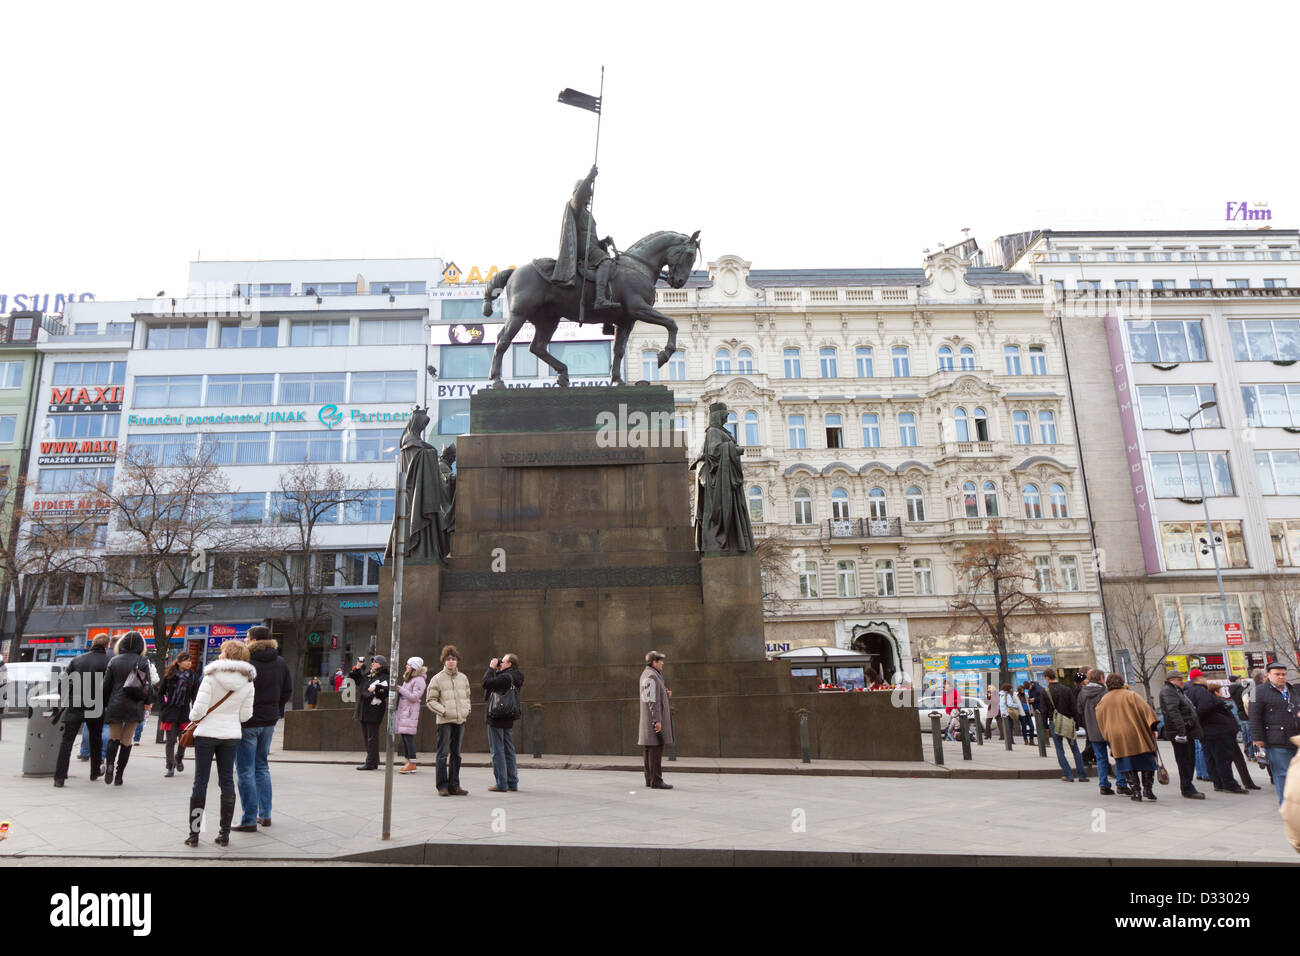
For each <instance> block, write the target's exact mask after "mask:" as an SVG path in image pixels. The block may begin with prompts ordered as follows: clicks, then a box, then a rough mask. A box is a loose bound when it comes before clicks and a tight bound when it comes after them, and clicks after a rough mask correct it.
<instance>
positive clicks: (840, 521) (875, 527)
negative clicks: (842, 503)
mask: <svg viewBox="0 0 1300 956" xmlns="http://www.w3.org/2000/svg"><path fill="white" fill-rule="evenodd" d="M826 526H827V528H828V530H829V531H830V536H831V537H832V538H900V537H902V535H903V519H902V518H827V519H826Z"/></svg>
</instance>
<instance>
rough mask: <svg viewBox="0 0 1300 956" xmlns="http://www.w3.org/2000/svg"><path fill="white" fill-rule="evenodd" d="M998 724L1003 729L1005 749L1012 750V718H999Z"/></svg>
mask: <svg viewBox="0 0 1300 956" xmlns="http://www.w3.org/2000/svg"><path fill="white" fill-rule="evenodd" d="M998 724H999V726H1001V727H1002V744H1003V746H1004V747H1006V748H1007V749H1008V750H1010V749H1011V737H1012V733H1011V718H1010V717H999V718H998Z"/></svg>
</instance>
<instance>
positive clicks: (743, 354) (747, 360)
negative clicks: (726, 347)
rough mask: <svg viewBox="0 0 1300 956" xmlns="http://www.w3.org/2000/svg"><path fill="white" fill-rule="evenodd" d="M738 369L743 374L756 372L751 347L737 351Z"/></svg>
mask: <svg viewBox="0 0 1300 956" xmlns="http://www.w3.org/2000/svg"><path fill="white" fill-rule="evenodd" d="M736 371H737V372H739V373H740V374H741V375H753V374H754V353H753V352H751V351H750V350H749V349H741V350H740V351H739V352H737V353H736Z"/></svg>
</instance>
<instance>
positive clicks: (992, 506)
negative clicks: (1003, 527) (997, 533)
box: [984, 481, 998, 518]
mask: <svg viewBox="0 0 1300 956" xmlns="http://www.w3.org/2000/svg"><path fill="white" fill-rule="evenodd" d="M984 514H986V515H987V516H988V517H990V518H996V517H997V516H998V486H997V485H995V484H993V482H991V481H986V482H984Z"/></svg>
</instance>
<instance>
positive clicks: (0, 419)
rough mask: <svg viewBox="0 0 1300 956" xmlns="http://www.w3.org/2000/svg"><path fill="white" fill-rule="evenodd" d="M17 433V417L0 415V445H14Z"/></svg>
mask: <svg viewBox="0 0 1300 956" xmlns="http://www.w3.org/2000/svg"><path fill="white" fill-rule="evenodd" d="M17 431H18V416H17V415H0V445H9V444H12V443H13V440H14V434H15V433H16V432H17Z"/></svg>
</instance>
